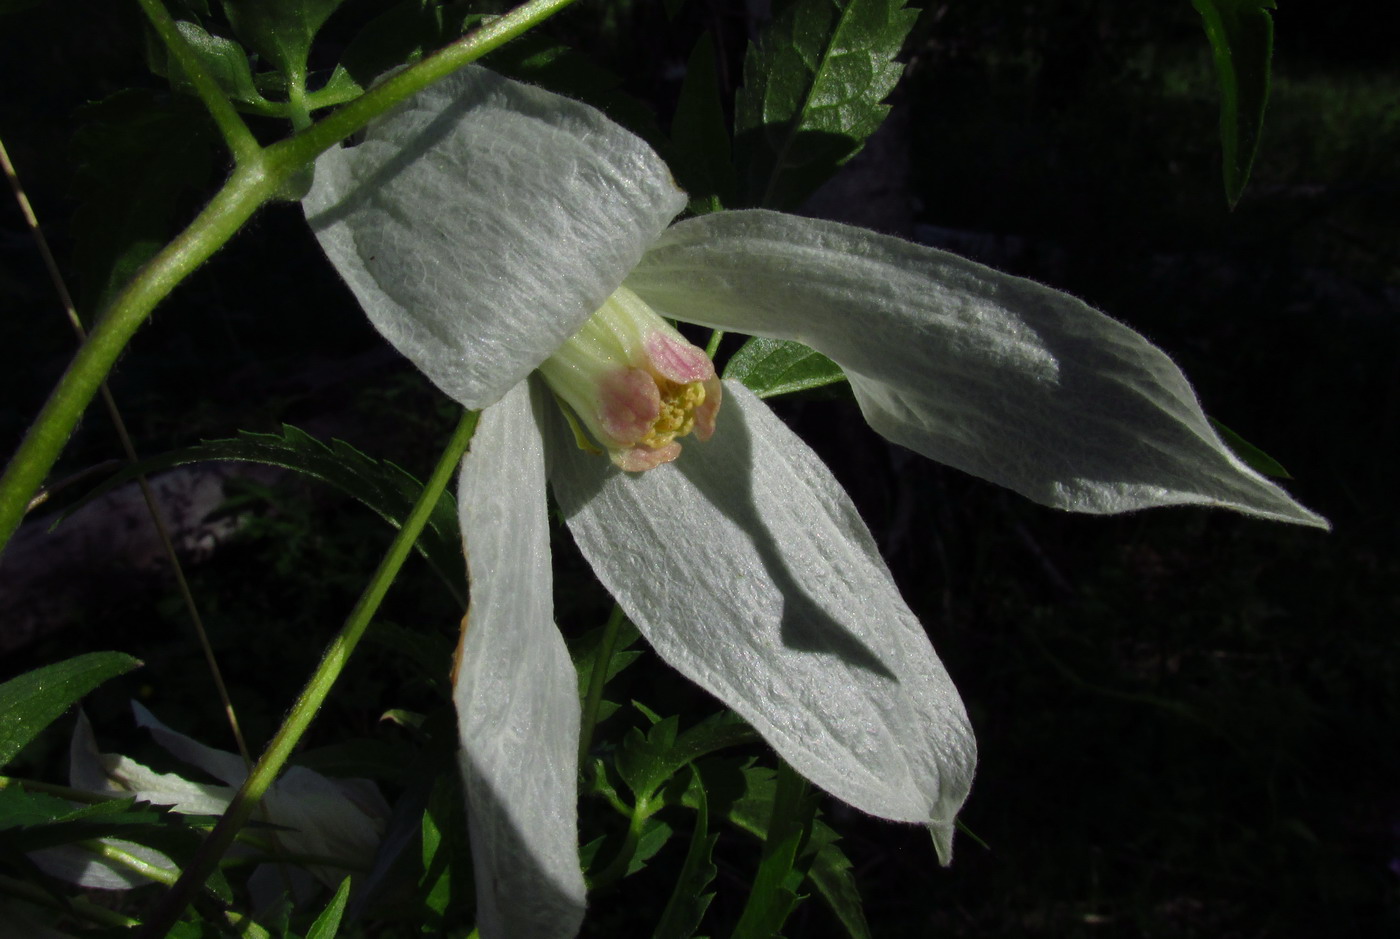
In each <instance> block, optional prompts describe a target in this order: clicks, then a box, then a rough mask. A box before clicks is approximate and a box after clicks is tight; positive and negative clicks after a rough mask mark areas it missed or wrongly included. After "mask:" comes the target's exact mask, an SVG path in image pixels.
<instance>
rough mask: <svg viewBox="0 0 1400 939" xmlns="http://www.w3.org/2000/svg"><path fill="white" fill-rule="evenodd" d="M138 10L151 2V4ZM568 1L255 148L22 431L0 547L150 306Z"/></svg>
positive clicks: (466, 41) (140, 276)
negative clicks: (277, 205)
mask: <svg viewBox="0 0 1400 939" xmlns="http://www.w3.org/2000/svg"><path fill="white" fill-rule="evenodd" d="M142 2H143V3H155V2H156V0H142ZM572 2H573V0H530V2H529V3H525V4H522V5H521V6H519V7H517V8H515V9H514V10H512V11H511V12H509V13H507V14H505V15H504V16H500V17H497V18H496V19H494V20H492V21H491V22H490V23H487V24H486V25H485V26H483V27H481V28H480V29H477V30H476V31H474V32H472V33H471V34H469V35H467V36H463V37H462V38H461V39H459V40H457V41H456V42H454V43H452V44H451V45H450V46H447V47H446V48H444V49H443V50H441V51H440V52H438V53H436V54H434V55H432V56H429V57H428V58H426V59H424V60H423V61H421V62H418V63H417V64H415V65H412V66H410V67H408V68H406V69H404V70H403V71H401V72H398V73H397V74H395V75H394V76H393V77H392V78H390V79H388V80H387V81H385V82H384V83H383V84H381V85H378V86H376V87H375V88H374V89H372V90H370V91H369V92H367V93H366V94H364V95H362V96H361V97H359V98H357V99H355V100H354V101H352V102H351V103H350V104H348V105H346V106H345V107H343V108H341V109H340V110H338V111H336V112H335V113H333V114H331V115H329V116H328V117H326V118H324V119H322V120H321V121H318V122H317V123H315V124H313V125H312V126H311V127H309V128H307V129H306V130H305V131H303V132H301V133H299V134H297V135H296V136H294V137H291V138H289V139H287V140H284V141H281V142H280V143H277V144H274V145H272V146H270V147H268V148H266V149H265V150H262V151H261V152H260V153H258V154H256V155H255V157H254V158H250V159H249V160H248V161H247V162H246V163H243V164H240V165H238V166H237V167H235V169H234V171H233V175H232V176H230V177H229V180H228V182H227V183H225V184H224V187H223V189H221V190H219V192H218V194H217V195H215V196H214V199H213V201H211V202H210V203H209V205H208V206H206V207H205V209H204V211H202V212H200V213H199V216H198V217H197V218H195V220H194V221H193V222H191V223H190V226H189V227H188V228H186V229H185V230H184V231H183V232H181V233H180V234H179V235H178V236H177V237H176V238H175V240H174V241H172V242H170V244H168V245H166V246H165V248H163V249H162V250H161V251H160V253H159V254H157V255H156V256H155V257H154V258H152V259H151V261H150V262H149V263H147V264H146V266H145V267H143V268H142V269H141V270H140V271H138V272H137V274H136V277H135V278H134V279H133V280H132V281H131V283H129V284H127V286H126V288H125V289H124V290H123V291H122V292H121V293H120V294H118V296H117V298H116V299H115V300H114V301H113V302H112V306H111V307H109V308H108V310H107V311H106V312H105V313H104V314H103V315H102V317H101V319H100V320H99V321H98V323H97V325H96V326H95V327H94V328H93V330H92V333H91V335H90V336H89V337H88V341H87V342H85V343H83V345H82V347H81V348H79V350H78V354H77V355H76V356H75V357H74V359H73V361H72V362H71V363H69V366H68V369H67V370H66V371H65V372H64V373H63V377H62V378H60V379H59V382H58V384H57V385H56V386H55V387H54V390H53V392H52V393H51V394H50V395H49V399H48V401H47V402H46V403H45V404H44V408H43V410H41V411H40V412H39V415H38V417H36V418H35V420H34V423H33V424H31V425H30V428H29V431H28V432H27V433H26V434H25V437H24V440H23V441H22V442H21V443H20V446H19V449H18V450H16V451H15V454H14V456H13V457H12V458H11V459H10V464H9V466H7V467H6V468H5V474H4V476H3V477H0V549H3V548H4V546H5V545H6V544H8V543H9V540H10V536H11V535H13V534H14V532H15V529H16V528H18V527H19V523H20V521H21V520H22V519H23V518H24V513H25V510H26V508H27V507H28V505H29V500H30V498H31V497H32V496H33V495H34V493H36V492H37V491H38V490H39V487H40V486H41V485H43V482H44V478H45V477H46V476H47V475H48V473H49V470H50V469H52V468H53V464H54V462H55V461H56V460H57V459H58V455H59V453H60V452H61V451H62V450H63V446H64V444H65V443H67V441H68V437H69V435H70V434H71V433H72V432H73V428H74V427H75V426H77V423H78V419H79V418H80V417H82V414H83V411H84V410H85V409H86V408H87V406H88V404H89V403H90V402H91V401H92V398H93V395H95V394H96V393H97V389H98V387H99V386H100V385H101V384H102V381H103V379H105V378H106V377H107V373H108V372H109V371H111V368H112V365H113V363H115V362H116V360H117V356H118V355H120V353H121V351H122V350H123V349H124V348H126V344H127V343H128V342H129V341H130V339H131V337H132V335H133V334H134V333H135V332H136V329H137V327H139V326H140V325H141V324H142V323H143V322H145V320H146V317H148V316H149V315H150V313H151V310H152V309H154V307H155V305H156V304H157V303H159V302H160V301H161V300H163V299H164V298H165V297H166V295H167V294H169V293H170V291H171V290H173V289H174V288H175V286H176V285H177V284H179V283H180V282H181V281H182V280H184V279H185V278H186V277H188V276H189V274H190V273H191V272H192V271H194V269H195V268H197V267H198V266H199V265H200V264H202V263H204V261H206V260H207V259H208V258H209V256H210V255H212V254H213V253H214V252H215V251H216V250H218V249H219V248H220V247H221V246H222V245H223V244H224V243H225V242H227V241H228V240H229V239H230V238H232V237H233V235H234V234H235V233H236V232H237V231H238V230H239V229H240V228H241V227H242V226H243V223H244V222H246V221H247V220H248V219H249V218H251V217H252V215H253V213H254V212H256V211H257V209H258V208H259V207H260V206H261V205H262V204H263V203H264V202H266V201H267V200H268V199H270V198H272V197H273V195H275V194H276V193H277V192H278V191H279V189H280V188H281V186H282V184H283V183H285V182H286V181H287V180H288V179H290V178H291V177H292V176H293V175H294V174H295V173H297V172H300V171H301V170H302V169H303V168H304V167H305V166H307V165H308V164H309V163H310V162H311V161H312V160H314V159H315V158H316V156H317V155H318V154H320V153H321V152H322V151H324V150H327V149H329V148H330V147H332V146H334V145H335V144H336V143H338V142H340V141H341V140H344V139H345V138H346V137H348V136H349V135H350V134H352V133H354V132H355V131H357V130H359V129H360V128H361V127H363V126H364V125H365V124H367V123H368V122H369V121H370V120H371V119H372V118H374V117H376V116H378V115H379V114H381V113H383V112H384V111H385V110H387V109H388V108H390V107H392V106H393V105H395V104H397V103H398V102H400V101H402V100H403V99H405V98H407V97H408V96H409V95H412V94H413V93H415V92H417V91H419V90H421V89H422V88H425V87H426V86H428V85H429V84H431V83H432V82H435V81H437V80H438V79H440V78H442V77H444V76H446V75H447V74H449V73H450V72H452V71H453V70H454V69H456V68H459V67H460V66H462V65H465V64H466V63H468V62H470V61H472V60H473V59H477V58H479V57H481V56H483V55H485V54H486V53H488V52H490V51H492V50H494V49H496V48H498V47H499V46H501V45H502V44H504V43H506V42H508V41H510V40H511V39H514V38H515V37H516V36H518V35H520V34H521V33H523V32H525V31H526V30H527V29H529V28H530V27H532V26H535V25H537V24H538V23H540V22H542V21H543V20H545V19H547V18H549V17H550V16H553V15H554V14H555V13H557V12H558V11H559V10H562V9H563V8H564V7H566V6H568V5H569V4H570V3H572ZM157 6H158V4H157ZM160 11H161V12H163V11H164V8H163V7H161V8H160ZM167 17H168V14H167Z"/></svg>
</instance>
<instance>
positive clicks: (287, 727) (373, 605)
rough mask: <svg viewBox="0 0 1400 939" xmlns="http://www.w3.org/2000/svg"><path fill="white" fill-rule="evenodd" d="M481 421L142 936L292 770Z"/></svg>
mask: <svg viewBox="0 0 1400 939" xmlns="http://www.w3.org/2000/svg"><path fill="white" fill-rule="evenodd" d="M477 416H478V412H476V411H469V412H467V413H466V414H464V415H463V416H462V420H461V422H460V423H459V424H458V425H457V430H456V431H455V432H454V433H453V435H452V439H451V441H449V442H448V444H447V448H446V449H445V450H443V453H442V456H441V458H439V460H438V463H437V466H436V467H434V469H433V474H432V476H431V477H429V479H428V482H427V484H426V485H424V487H423V492H422V494H421V495H420V496H419V497H418V501H417V502H416V503H414V506H413V510H412V511H411V512H410V513H409V515H408V518H406V519H404V523H403V527H402V528H400V529H399V531H398V534H397V535H396V536H395V537H394V541H393V543H392V544H391V545H390V546H389V550H388V551H387V552H386V553H385V555H384V559H383V560H382V561H380V562H379V567H378V569H377V570H375V572H374V576H373V577H372V578H370V581H369V584H368V585H366V587H365V590H364V593H362V594H361V595H360V599H359V601H358V602H356V604H355V608H354V609H353V610H351V611H350V615H349V617H347V618H346V620H345V625H344V626H343V627H342V628H341V630H340V633H339V634H338V635H337V636H336V637H335V639H333V640H331V643H330V645H329V646H328V647H327V648H326V654H325V656H324V657H323V658H322V659H321V663H320V665H318V666H317V668H316V671H315V672H314V673H313V674H312V676H311V678H310V679H309V680H308V681H307V683H306V687H305V688H303V689H302V692H301V694H300V696H298V698H297V701H296V704H294V705H293V706H292V710H291V712H290V713H289V714H288V715H287V717H286V719H285V720H283V722H282V726H281V727H280V728H278V730H277V733H276V735H275V736H274V737H273V738H272V742H271V743H269V744H268V745H267V750H265V751H264V752H263V755H262V757H261V758H260V759H259V760H258V762H257V765H255V766H254V767H253V771H252V772H251V773H249V774H248V778H247V779H245V780H244V781H243V785H242V786H241V787H239V790H238V793H237V794H236V795H235V796H234V797H233V801H232V802H230V803H229V807H228V809H227V810H225V812H224V814H223V817H222V818H220V819H219V822H218V824H217V825H215V826H214V830H213V831H212V832H210V833H209V836H208V837H207V838H206V839H205V840H204V844H203V845H201V846H200V849H199V852H198V854H196V855H195V858H194V860H193V861H191V862H190V864H189V866H188V867H186V868H185V871H184V873H183V874H181V875H180V879H179V881H178V882H177V883H176V884H175V886H174V887H172V888H171V890H170V892H169V893H168V894H166V895H165V897H164V898H162V900H161V903H160V905H159V906H157V907H156V909H155V910H154V911H153V912H152V913H151V915H150V916H149V917H148V918H147V920H146V925H145V927H144V928H143V929H142V930H141V932H140V934H139V935H140V936H141V937H151V939H154V937H158V936H164V935H165V934H166V933H167V932H168V931H169V930H170V928H171V927H172V926H173V925H174V924H175V921H176V920H177V919H178V918H179V917H180V914H181V912H182V911H183V910H184V908H185V907H186V906H187V905H188V904H189V902H190V900H191V899H192V898H193V896H194V893H195V891H197V890H198V889H199V888H200V886H201V885H202V884H203V883H204V881H205V880H206V879H208V877H209V874H210V873H211V872H212V871H213V870H214V866H215V865H216V864H217V863H218V862H219V859H220V858H221V857H223V855H224V852H225V851H227V850H228V847H229V845H230V844H232V843H233V840H234V838H235V837H236V836H237V834H238V831H239V829H240V828H242V827H243V824H244V823H245V822H247V820H248V816H249V815H251V814H252V812H253V809H254V808H255V807H256V806H257V804H258V802H259V800H260V799H262V797H263V794H264V793H266V792H267V789H268V787H269V786H271V785H272V782H273V780H275V779H276V778H277V774H278V773H280V772H281V771H282V767H283V766H284V765H286V762H287V759H288V758H289V757H290V756H291V755H292V750H293V749H294V748H295V747H296V745H297V743H298V741H300V740H301V737H302V734H303V733H305V732H306V728H307V727H308V726H310V724H311V719H312V718H313V717H315V715H316V712H317V710H319V709H320V707H321V703H322V702H323V701H325V700H326V696H327V695H328V694H329V693H330V690H331V687H332V686H333V685H334V684H335V681H336V679H337V678H339V677H340V673H341V671H342V670H343V669H344V668H345V663H346V662H347V661H348V660H349V658H350V653H351V652H352V651H354V649H355V646H356V644H357V643H358V642H359V641H360V637H361V636H363V635H364V632H365V629H366V628H368V626H369V623H370V619H371V617H373V616H374V614H375V611H377V610H378V609H379V604H380V602H381V601H383V599H384V595H385V594H386V593H387V592H388V590H389V585H390V584H392V583H393V581H394V577H395V576H396V575H397V574H398V572H399V568H400V567H402V566H403V562H404V560H405V559H406V558H407V557H408V554H409V552H410V551H411V550H413V543H414V542H415V541H417V540H418V535H419V534H420V533H421V532H422V530H423V526H424V525H425V524H427V521H428V517H429V516H430V515H431V514H432V511H433V508H434V507H435V506H436V505H437V503H438V499H439V498H440V497H441V496H442V493H443V491H444V490H446V488H447V484H448V482H450V481H451V479H452V474H453V473H454V472H455V471H456V469H457V464H458V462H460V461H461V459H462V454H463V453H465V452H466V450H467V446H468V445H469V444H470V443H471V438H472V433H473V432H474V431H475V430H476V421H477Z"/></svg>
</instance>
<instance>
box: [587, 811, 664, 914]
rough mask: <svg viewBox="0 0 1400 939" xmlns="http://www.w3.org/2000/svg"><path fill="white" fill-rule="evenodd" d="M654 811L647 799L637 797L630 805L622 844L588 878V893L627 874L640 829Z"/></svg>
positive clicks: (640, 832)
mask: <svg viewBox="0 0 1400 939" xmlns="http://www.w3.org/2000/svg"><path fill="white" fill-rule="evenodd" d="M654 811H655V809H654V808H653V807H652V804H651V802H650V800H648V799H642V798H639V799H638V800H637V804H636V805H634V806H632V815H631V818H630V819H628V822H627V833H626V834H625V835H623V837H622V844H621V845H619V846H618V849H617V853H616V854H614V855H613V858H612V860H611V861H609V862H608V866H607V867H605V868H603V869H602V870H601V871H599V872H598V876H596V877H590V878H589V881H588V891H589V892H590V893H594V892H596V891H599V890H605V889H607V888H608V887H611V886H612V885H613V884H615V883H617V882H618V881H619V880H621V879H622V878H624V877H626V876H627V871H628V869H629V868H630V867H631V866H632V859H633V858H634V857H636V856H637V845H638V844H640V843H641V840H642V829H643V827H645V825H646V821H647V819H649V818H651V816H652V814H653V813H654Z"/></svg>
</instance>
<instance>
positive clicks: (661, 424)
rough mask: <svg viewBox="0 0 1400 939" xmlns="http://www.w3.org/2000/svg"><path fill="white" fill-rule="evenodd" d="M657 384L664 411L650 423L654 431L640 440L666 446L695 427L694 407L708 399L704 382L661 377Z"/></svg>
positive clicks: (652, 445)
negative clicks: (681, 381)
mask: <svg viewBox="0 0 1400 939" xmlns="http://www.w3.org/2000/svg"><path fill="white" fill-rule="evenodd" d="M656 388H657V390H658V391H659V392H661V413H660V414H659V415H658V416H657V418H656V423H654V424H652V425H651V432H650V433H648V434H647V435H646V436H645V437H643V438H642V440H641V443H642V444H643V445H645V446H648V447H664V446H666V444H668V443H670V442H671V441H672V440H675V439H676V438H677V437H684V436H685V435H686V434H688V433H690V432H691V430H693V429H694V427H695V409H696V408H698V407H699V406H700V405H702V404H704V403H705V384H704V382H698V381H693V382H688V383H686V384H684V385H682V384H678V383H676V382H673V381H668V380H666V379H664V378H658V379H657V381H656Z"/></svg>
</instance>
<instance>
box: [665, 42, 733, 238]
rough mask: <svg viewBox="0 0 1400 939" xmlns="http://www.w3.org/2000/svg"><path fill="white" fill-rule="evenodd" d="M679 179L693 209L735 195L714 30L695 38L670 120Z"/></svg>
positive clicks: (717, 205) (718, 204)
mask: <svg viewBox="0 0 1400 939" xmlns="http://www.w3.org/2000/svg"><path fill="white" fill-rule="evenodd" d="M671 143H672V145H673V146H674V153H675V158H674V159H673V160H672V161H671V165H672V167H673V168H674V169H675V172H676V181H677V182H678V183H680V186H681V188H682V189H684V190H685V191H686V192H687V193H689V194H690V211H691V212H693V213H695V214H697V215H700V214H703V213H705V212H714V211H717V210H718V209H721V208H723V207H724V206H725V205H728V204H729V203H731V202H733V201H734V186H735V182H734V164H733V163H732V161H731V159H730V152H729V150H730V147H729V131H728V129H727V128H726V127H725V121H724V105H723V104H722V102H721V101H720V89H719V70H718V69H717V68H716V67H715V44H714V41H713V40H712V39H711V38H710V34H709V33H705V34H704V35H702V36H701V37H700V39H699V40H698V41H697V42H696V43H695V48H694V49H693V50H691V53H690V59H689V60H688V61H687V63H686V67H685V80H684V81H682V82H681V94H680V98H679V100H678V101H677V102H676V115H675V117H674V118H673V119H672V121H671Z"/></svg>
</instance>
